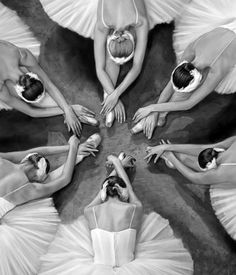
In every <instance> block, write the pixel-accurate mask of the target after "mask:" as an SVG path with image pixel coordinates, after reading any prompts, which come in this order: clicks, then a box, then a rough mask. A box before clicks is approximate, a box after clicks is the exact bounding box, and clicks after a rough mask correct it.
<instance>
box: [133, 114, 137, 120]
mask: <svg viewBox="0 0 236 275" xmlns="http://www.w3.org/2000/svg"><path fill="white" fill-rule="evenodd" d="M137 115H138V112H136V113H135V114H134V116H133V118H132V120H135V119H136V117H137Z"/></svg>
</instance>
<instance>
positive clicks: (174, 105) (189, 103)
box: [134, 70, 224, 122]
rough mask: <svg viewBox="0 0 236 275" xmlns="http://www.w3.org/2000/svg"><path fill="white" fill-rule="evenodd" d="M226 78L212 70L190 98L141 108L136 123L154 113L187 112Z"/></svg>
mask: <svg viewBox="0 0 236 275" xmlns="http://www.w3.org/2000/svg"><path fill="white" fill-rule="evenodd" d="M222 78H224V75H221V71H220V70H218V71H213V70H211V71H210V72H209V73H208V76H207V78H206V80H205V81H204V83H203V84H202V85H201V86H200V87H199V88H198V89H197V90H196V91H194V92H193V94H192V95H191V97H190V98H188V99H187V100H184V101H179V102H167V103H160V104H151V105H149V106H147V107H144V108H140V109H139V110H138V111H137V112H136V113H135V115H134V120H135V122H138V121H139V120H140V119H142V118H144V117H146V116H148V115H149V114H150V113H152V112H174V111H187V110H189V109H191V108H193V107H194V106H195V105H197V104H198V103H199V102H201V101H202V100H203V99H204V98H205V97H206V96H207V95H209V94H210V93H211V92H212V91H214V89H215V88H216V87H217V86H218V84H219V83H220V81H221V80H222Z"/></svg>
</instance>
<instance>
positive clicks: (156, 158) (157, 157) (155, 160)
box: [154, 154, 160, 163]
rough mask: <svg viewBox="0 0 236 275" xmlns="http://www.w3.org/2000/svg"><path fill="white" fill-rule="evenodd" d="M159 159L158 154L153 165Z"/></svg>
mask: <svg viewBox="0 0 236 275" xmlns="http://www.w3.org/2000/svg"><path fill="white" fill-rule="evenodd" d="M159 157H160V154H158V155H157V156H156V157H155V159H154V163H156V162H157V161H158V159H159Z"/></svg>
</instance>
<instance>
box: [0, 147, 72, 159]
mask: <svg viewBox="0 0 236 275" xmlns="http://www.w3.org/2000/svg"><path fill="white" fill-rule="evenodd" d="M68 150H69V145H62V146H43V147H36V148H32V149H29V150H26V151H15V152H7V153H2V152H1V153H0V157H1V158H3V159H7V160H9V161H11V162H14V163H19V162H20V161H21V160H22V159H23V158H24V157H26V156H27V155H28V154H31V153H38V154H40V155H43V156H45V157H46V156H49V155H55V154H61V153H65V152H68Z"/></svg>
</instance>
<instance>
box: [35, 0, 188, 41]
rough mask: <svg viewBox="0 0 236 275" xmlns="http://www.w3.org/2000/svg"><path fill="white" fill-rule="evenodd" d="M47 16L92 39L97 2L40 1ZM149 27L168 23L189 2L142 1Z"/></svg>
mask: <svg viewBox="0 0 236 275" xmlns="http://www.w3.org/2000/svg"><path fill="white" fill-rule="evenodd" d="M40 2H41V3H42V5H43V7H44V9H45V11H46V12H47V14H48V15H49V16H50V17H51V18H52V20H54V21H56V22H57V23H58V24H59V25H61V26H63V27H65V28H69V29H70V30H72V31H75V32H77V33H79V34H80V35H82V36H84V37H90V38H93V37H94V28H95V24H96V21H97V7H98V2H99V0H63V1H61V0H40ZM144 2H145V6H146V9H147V15H148V20H149V27H150V29H152V28H153V27H154V26H155V25H156V24H161V23H169V22H171V21H172V20H173V19H174V18H175V17H176V16H178V15H179V14H180V12H181V10H182V9H183V7H184V4H186V3H188V2H189V0H164V1H163V0H144Z"/></svg>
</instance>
